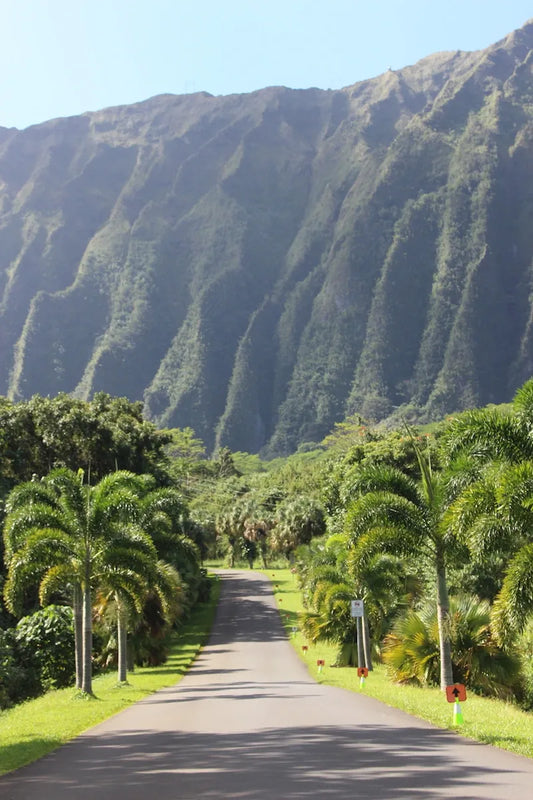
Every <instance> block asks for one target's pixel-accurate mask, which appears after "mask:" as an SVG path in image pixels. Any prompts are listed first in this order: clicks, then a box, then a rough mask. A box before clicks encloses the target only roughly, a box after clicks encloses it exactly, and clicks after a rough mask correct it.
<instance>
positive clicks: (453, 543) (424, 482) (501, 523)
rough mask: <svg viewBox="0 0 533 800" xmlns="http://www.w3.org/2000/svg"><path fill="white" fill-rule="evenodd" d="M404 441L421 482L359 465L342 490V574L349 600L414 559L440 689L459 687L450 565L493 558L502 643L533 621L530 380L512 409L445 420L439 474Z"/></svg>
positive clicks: (496, 624) (418, 448) (319, 620)
mask: <svg viewBox="0 0 533 800" xmlns="http://www.w3.org/2000/svg"><path fill="white" fill-rule="evenodd" d="M407 435H408V436H411V438H412V443H413V447H414V450H415V453H416V457H417V460H418V466H419V470H418V472H419V477H418V478H414V477H413V476H412V474H411V473H410V472H408V471H407V470H403V469H400V468H398V467H397V466H391V465H388V464H383V463H382V464H370V465H368V466H363V467H361V466H358V467H356V468H353V469H352V470H351V471H350V473H349V486H348V487H344V491H345V494H347V495H348V496H349V497H350V498H351V500H350V502H349V504H348V507H347V509H346V514H345V517H344V529H343V534H342V537H341V539H342V542H343V547H344V551H345V556H344V558H345V563H344V568H345V569H346V567H347V568H348V572H349V574H350V575H351V581H350V582H349V583H350V585H351V592H352V596H353V590H354V581H355V583H356V584H357V583H358V584H360V585H358V591H360V592H361V593H362V594H364V593H365V573H367V572H368V570H369V569H371V568H372V565H375V564H376V559H377V560H378V561H379V559H382V558H383V557H389V558H391V559H395V558H398V559H404V558H408V559H410V562H411V564H413V563H414V564H416V565H417V569H418V570H419V573H420V574H421V575H427V574H428V571H429V573H432V574H433V580H434V582H435V595H436V610H437V621H438V635H439V656H440V685H441V687H442V688H444V687H446V686H447V685H450V684H452V683H453V682H454V675H453V670H452V653H451V647H450V631H451V628H452V620H451V617H450V599H449V590H448V573H449V569H450V568H451V567H453V568H457V567H458V565H460V563H461V561H467V560H468V559H471V558H473V559H476V560H477V561H478V562H481V561H483V560H484V559H489V558H490V559H496V561H497V562H498V563H499V564H500V565H501V570H502V581H501V585H500V586H499V591H498V593H497V596H496V598H495V601H494V604H493V606H492V615H491V629H492V634H493V635H494V637H495V640H496V641H497V643H498V644H499V645H501V646H504V645H506V644H509V643H511V642H512V641H513V640H514V639H516V636H517V635H518V634H519V633H520V631H521V630H522V629H523V628H524V626H525V624H526V622H527V620H528V619H529V617H530V616H531V614H532V613H533V380H532V381H529V382H527V383H526V384H525V385H524V386H523V387H522V389H520V390H519V391H518V392H517V394H516V396H515V398H514V401H513V403H512V405H511V406H510V407H508V408H507V409H501V408H498V409H490V408H488V409H480V410H475V411H470V412H467V413H464V414H461V415H460V416H458V417H457V419H454V420H451V421H449V424H448V426H447V429H446V431H445V433H444V435H443V436H442V439H441V442H440V443H441V466H440V468H439V469H434V468H433V466H432V463H431V458H430V457H429V455H428V453H429V451H428V452H426V450H425V449H424V447H423V445H422V443H421V442H420V441H419V440H417V439H415V438H414V437H412V435H411V433H410V432H409V431H407ZM304 562H305V559H304ZM393 563H394V562H393V561H391V562H389V564H388V566H387V565H386V569H390V568H391V565H392V564H393ZM332 564H333V561H332V559H331V558H330V557H329V560H328V558H326V563H325V565H324V567H325V568H327V569H330V570H331V569H332ZM315 565H316V559H315ZM336 568H337V572H338V571H339V569H338V565H337V567H336ZM304 571H305V563H304ZM311 572H312V570H311ZM393 573H394V570H393ZM315 574H316V573H315ZM318 574H319V575H320V570H319V571H318ZM393 577H394V576H393ZM304 583H305V579H304ZM393 583H394V581H393ZM319 584H320V581H319ZM327 584H328V582H327V581H326V583H325V584H324V582H322V584H321V585H320V587H319V591H320V592H321V593H322V594H321V595H320V597H319V598H318V599H319V600H320V601H321V603H322V605H321V608H322V612H323V610H324V598H325V597H326V598H327V599H328V602H329V603H330V606H331V608H330V613H329V617H328V614H327V613H326V614H325V613H317V611H316V609H317V607H318V606H317V597H316V596H315V599H314V605H313V600H312V598H311V602H310V607H311V609H313V608H314V609H315V611H314V613H313V612H310V613H308V614H307V617H306V618H305V619H304V624H306V625H307V628H308V630H309V631H311V632H312V631H313V626H314V629H315V633H316V632H317V631H318V628H317V626H320V625H322V626H325V625H327V624H328V619H329V622H331V621H332V619H334V614H335V613H337V614H339V613H340V611H339V610H338V609H337V611H336V610H335V604H334V599H335V592H334V590H333V587H334V586H335V582H334V579H333V580H331V581H330V582H329V586H330V595H327V594H325V592H326V589H325V586H327ZM368 585H369V584H368V583H367V584H366V587H368ZM337 592H338V587H337ZM311 594H312V592H311ZM367 594H368V595H369V597H370V602H372V597H376V596H379V592H377V595H376V592H374V593H372V592H367ZM319 605H320V604H319ZM343 607H344V609H346V602H344V606H343ZM344 614H346V610H345V611H344ZM378 616H379V615H378ZM345 622H346V624H345V630H346V631H347V632H348V631H349V623H348V622H347V621H345ZM348 635H351V634H348Z"/></svg>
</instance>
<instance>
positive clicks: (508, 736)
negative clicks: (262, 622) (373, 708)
mask: <svg viewBox="0 0 533 800" xmlns="http://www.w3.org/2000/svg"><path fill="white" fill-rule="evenodd" d="M265 574H266V575H268V576H269V577H270V579H271V581H272V584H273V587H274V593H275V596H276V599H277V602H278V607H279V610H280V614H281V617H282V620H283V624H284V626H285V629H286V630H287V635H288V636H289V637H290V639H291V641H292V644H293V646H294V647H295V649H296V650H297V652H298V653H299V655H300V657H301V658H302V660H304V661H306V663H307V666H308V669H309V672H310V674H311V675H312V676H313V677H314V678H315V679H316V680H317V681H318V682H319V683H326V684H328V685H330V686H338V687H340V688H342V689H348V690H349V691H353V692H364V693H365V694H366V695H369V696H370V697H375V698H376V699H377V700H381V701H382V702H383V703H386V704H387V705H389V706H393V707H394V708H399V709H402V710H403V711H407V712H408V713H409V714H413V715H414V716H416V717H420V718H421V719H425V720H427V721H428V722H431V723H433V724H434V725H437V726H438V727H439V728H449V729H451V730H454V731H456V732H457V733H459V734H460V735H461V736H466V737H468V738H470V739H474V740H476V741H478V742H483V743H484V744H492V745H496V746H497V747H501V748H503V749H504V750H510V751H512V752H514V753H519V754H520V755H523V756H528V757H529V758H533V714H529V713H527V712H525V711H521V710H520V709H519V708H517V707H515V706H513V705H511V704H509V703H505V702H502V701H500V700H492V699H489V698H485V697H477V696H476V695H473V694H472V693H468V697H467V700H466V702H464V703H462V704H461V709H462V712H463V716H464V724H463V725H462V726H460V727H456V726H454V724H453V705H451V704H449V703H447V702H446V699H445V698H444V697H443V694H442V692H441V691H440V690H439V689H423V688H418V687H415V686H400V685H399V684H395V683H393V682H392V681H391V680H390V679H389V678H388V677H387V673H386V670H385V668H384V667H383V666H382V665H379V664H378V665H377V666H376V668H375V669H374V671H373V672H371V673H370V675H369V677H368V678H367V679H366V681H365V685H364V687H363V688H361V687H360V685H359V679H358V678H357V675H356V671H355V670H354V669H353V668H349V667H341V668H338V667H335V668H332V667H331V666H330V665H331V664H333V662H334V661H335V655H336V650H337V648H336V647H335V646H334V645H329V644H327V643H325V642H324V643H319V644H317V645H314V646H313V645H312V644H311V643H310V642H307V641H306V640H305V639H304V637H303V636H302V634H301V633H300V632H299V631H297V632H294V631H293V628H295V627H297V625H298V612H299V611H301V610H302V600H301V594H300V592H299V590H298V587H297V584H296V578H295V576H294V575H293V574H292V573H291V572H290V570H288V569H283V570H281V569H276V570H268V571H265ZM303 645H307V646H308V648H309V649H308V651H307V653H306V654H305V655H304V653H303V651H302V646H303ZM318 659H323V660H324V661H325V666H324V667H323V669H322V672H321V673H319V672H318V667H317V664H316V662H317V660H318ZM467 688H468V687H467Z"/></svg>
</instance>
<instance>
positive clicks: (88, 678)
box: [81, 576, 93, 694]
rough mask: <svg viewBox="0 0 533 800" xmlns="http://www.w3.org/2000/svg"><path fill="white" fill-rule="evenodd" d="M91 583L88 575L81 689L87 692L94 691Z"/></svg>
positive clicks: (86, 579)
mask: <svg viewBox="0 0 533 800" xmlns="http://www.w3.org/2000/svg"><path fill="white" fill-rule="evenodd" d="M92 614H93V609H92V602H91V584H90V581H89V579H88V576H86V578H85V585H84V587H83V676H82V682H81V690H82V692H85V693H86V694H92V693H93V681H92V656H93V626H92V622H93V620H92Z"/></svg>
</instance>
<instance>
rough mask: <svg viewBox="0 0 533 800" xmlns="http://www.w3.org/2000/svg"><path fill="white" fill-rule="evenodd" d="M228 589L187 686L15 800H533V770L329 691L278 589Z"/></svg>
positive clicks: (42, 772)
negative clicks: (294, 634) (293, 639)
mask: <svg viewBox="0 0 533 800" xmlns="http://www.w3.org/2000/svg"><path fill="white" fill-rule="evenodd" d="M221 577H222V593H221V600H220V605H219V609H218V612H217V617H216V621H215V625H214V628H213V632H212V635H211V638H210V640H209V643H208V645H207V646H206V647H205V648H204V650H203V651H202V653H201V655H200V657H199V658H198V659H197V661H196V662H195V664H194V666H193V667H192V669H191V670H190V672H189V673H188V674H187V675H186V676H185V678H184V679H183V680H182V681H181V682H180V683H179V684H178V685H177V686H175V687H173V688H169V689H164V690H162V691H160V692H158V693H156V694H154V695H152V696H150V697H148V698H146V699H144V700H142V701H141V702H140V703H137V704H136V705H134V706H131V707H130V708H128V709H127V710H125V711H123V712H121V713H120V714H117V715H116V716H115V717H112V718H111V719H110V720H107V721H106V722H104V723H102V724H100V725H98V726H96V727H95V728H92V729H91V730H89V731H87V732H86V733H85V734H83V735H82V736H79V737H78V738H77V739H74V740H73V741H71V742H69V743H68V744H66V745H64V746H63V747H61V748H59V749H58V750H56V751H55V752H54V753H51V754H50V755H48V756H46V757H45V758H42V759H41V760H40V761H38V762H35V763H34V764H32V765H30V766H28V767H24V768H23V769H21V770H18V771H16V772H14V773H11V774H9V775H7V776H4V777H3V778H0V798H1V799H2V800H4V799H6V800H67V798H68V800H188V799H189V798H194V800H222V799H224V800H237V799H238V800H293V798H302V800H303V798H306V800H308V799H309V798H317V800H349V799H351V798H358V800H359V799H364V798H374V799H377V800H438V798H443V797H453V798H456V800H462V799H463V798H464V799H465V800H466V798H469V800H472V798H476V800H526V799H527V798H531V797H533V760H529V759H526V758H521V757H519V756H514V755H512V754H511V753H505V752H504V751H501V750H498V749H496V748H491V747H488V746H484V745H480V744H475V743H473V742H468V741H467V740H464V739H462V738H460V737H459V736H456V735H455V734H453V733H450V732H446V731H441V730H438V729H436V728H434V727H432V726H431V725H429V724H427V723H425V722H423V721H421V720H418V719H416V718H414V717H410V716H409V715H407V714H404V713H402V712H400V711H396V710H393V709H391V708H389V707H387V706H385V705H382V704H381V703H378V702H377V701H375V700H373V699H372V698H369V697H365V696H363V695H361V694H352V693H349V692H346V691H343V690H341V689H335V688H332V687H327V686H322V685H319V684H317V683H315V682H314V681H313V680H311V679H310V678H309V676H308V674H307V671H306V669H305V665H304V664H302V662H301V661H300V659H299V658H298V656H297V655H296V653H295V652H294V650H293V648H292V647H291V645H290V644H289V643H288V642H287V640H286V637H285V635H284V632H283V628H282V626H281V622H280V618H279V614H278V611H277V609H276V604H275V600H274V597H273V594H272V589H271V585H270V582H269V580H268V578H266V577H264V576H262V575H260V574H258V573H250V572H223V573H222V574H221ZM0 746H1V744H0Z"/></svg>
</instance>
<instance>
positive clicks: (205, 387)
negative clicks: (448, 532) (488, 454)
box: [0, 21, 533, 455]
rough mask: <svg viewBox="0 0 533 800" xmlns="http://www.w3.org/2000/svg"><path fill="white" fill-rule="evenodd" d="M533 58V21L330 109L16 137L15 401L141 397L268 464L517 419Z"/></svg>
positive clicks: (10, 257)
mask: <svg viewBox="0 0 533 800" xmlns="http://www.w3.org/2000/svg"><path fill="white" fill-rule="evenodd" d="M532 52H533V21H529V22H528V23H526V24H525V25H524V27H523V28H521V29H519V30H518V31H515V32H513V33H511V34H509V36H507V37H505V38H504V39H502V40H501V41H500V42H497V43H496V44H495V45H493V46H491V47H489V48H487V49H486V50H483V51H476V52H474V53H461V52H460V51H457V52H452V53H444V54H442V53H440V54H434V55H432V56H427V57H426V58H424V59H422V61H420V62H418V64H416V65H413V66H408V67H405V68H403V69H401V70H395V71H392V70H391V71H389V72H385V73H383V74H382V75H381V76H378V77H377V78H373V79H369V80H367V81H363V82H360V83H357V84H354V85H353V86H349V87H345V88H343V89H340V90H321V89H314V88H310V89H300V90H293V89H287V88H285V87H268V88H266V89H261V90H258V91H256V92H253V93H250V94H245V95H226V96H218V97H213V96H212V95H209V94H208V93H196V94H194V95H171V96H168V95H158V96H156V97H153V98H149V99H148V100H145V101H141V102H140V103H136V104H134V105H132V106H115V107H112V108H109V109H104V110H102V111H97V112H86V113H85V114H83V115H81V116H79V117H67V118H59V119H58V120H51V121H48V122H45V123H42V124H40V125H36V126H30V128H26V129H25V130H24V131H17V129H0V258H1V263H0V392H2V393H4V394H7V395H9V396H10V397H15V398H16V397H26V396H28V395H31V394H33V393H40V394H52V395H53V394H56V393H57V392H58V391H69V392H72V393H73V394H75V395H77V396H80V397H89V396H90V395H91V394H92V393H93V392H94V391H97V390H104V391H108V392H110V393H112V394H120V395H122V394H125V395H127V396H128V397H130V398H131V399H132V400H138V399H143V400H144V402H145V408H146V412H147V414H148V415H149V416H150V417H151V418H152V419H154V420H155V421H157V422H158V423H160V424H162V425H168V426H173V425H179V426H185V425H190V426H191V427H193V428H194V429H195V430H196V432H197V434H198V435H200V436H201V437H202V438H203V439H204V440H205V441H206V443H207V446H208V448H214V447H217V446H220V445H228V446H230V447H232V449H234V450H237V449H239V450H248V451H250V452H258V451H260V452H262V453H263V454H265V455H274V454H277V453H286V452H291V451H292V450H294V449H296V447H297V446H298V445H299V444H301V443H302V442H305V441H309V440H311V441H316V440H319V439H320V438H322V436H324V435H325V434H326V433H327V432H328V431H329V430H330V429H331V427H332V426H333V424H334V422H336V421H339V420H340V419H342V418H343V417H344V416H345V415H346V414H349V413H355V412H357V413H361V414H363V416H366V417H369V418H373V419H384V418H387V417H390V416H391V414H392V415H394V414H395V413H398V407H401V409H402V413H405V414H408V415H409V414H411V415H413V418H420V419H423V418H431V417H434V416H436V415H442V414H443V413H449V412H452V411H455V410H458V409H460V408H463V407H468V406H469V405H475V404H480V403H486V402H499V401H502V400H506V399H509V397H510V396H511V394H512V392H513V391H514V389H515V388H516V387H517V386H518V385H520V383H521V382H523V380H524V379H525V378H526V377H529V375H530V374H531V371H532V366H533V365H532V357H531V354H532V348H531V344H532V342H531V335H532V334H531V329H532V322H531V320H532V318H533V314H532V310H531V303H530V301H529V292H530V288H531V266H532V264H531V256H532V252H533V250H532V244H533V242H532V234H531V232H530V231H531V227H532V226H531V216H532V214H531V212H532V202H531V196H530V193H529V190H528V188H527V187H528V185H529V181H528V177H529V178H531V172H532V155H533V153H532V145H531V138H532V137H531V131H532V130H533V119H532V108H533V92H532V82H531V69H532V66H531V65H532V63H533V55H532ZM6 131H7V133H6ZM488 320H490V325H489V324H488Z"/></svg>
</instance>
